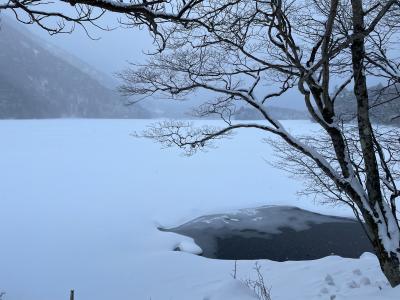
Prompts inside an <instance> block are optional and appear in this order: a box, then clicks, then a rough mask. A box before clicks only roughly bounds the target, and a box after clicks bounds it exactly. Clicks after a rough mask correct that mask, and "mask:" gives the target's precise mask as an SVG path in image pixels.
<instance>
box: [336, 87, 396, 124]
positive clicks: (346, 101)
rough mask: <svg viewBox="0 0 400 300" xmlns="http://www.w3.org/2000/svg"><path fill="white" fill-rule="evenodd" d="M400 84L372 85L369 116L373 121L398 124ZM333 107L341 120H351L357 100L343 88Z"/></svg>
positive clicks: (350, 92) (355, 109) (352, 119)
mask: <svg viewBox="0 0 400 300" xmlns="http://www.w3.org/2000/svg"><path fill="white" fill-rule="evenodd" d="M399 91H400V85H393V86H390V87H384V86H382V85H377V86H372V87H370V88H369V89H368V93H369V96H370V103H369V106H370V117H371V120H372V121H373V122H374V123H377V124H385V125H392V126H400V93H399ZM335 109H336V111H337V113H338V116H339V117H340V119H341V120H343V121H345V122H352V121H354V120H355V117H356V114H357V100H356V98H355V96H354V93H353V92H352V91H349V90H347V89H344V90H343V91H342V92H341V93H340V94H339V95H338V97H337V99H336V100H335Z"/></svg>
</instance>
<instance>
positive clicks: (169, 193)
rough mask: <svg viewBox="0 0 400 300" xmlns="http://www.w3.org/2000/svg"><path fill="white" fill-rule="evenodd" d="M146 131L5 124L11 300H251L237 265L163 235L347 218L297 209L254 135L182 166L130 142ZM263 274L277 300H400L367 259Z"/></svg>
mask: <svg viewBox="0 0 400 300" xmlns="http://www.w3.org/2000/svg"><path fill="white" fill-rule="evenodd" d="M148 122H149V121H141V120H131V121H129V120H53V121H48V120H43V121H0V137H1V140H2V142H1V152H0V153H1V155H0V213H1V217H0V238H1V248H0V249H1V250H0V251H1V255H0V290H4V291H6V292H7V294H6V296H5V298H4V299H5V300H56V299H67V297H68V292H69V290H70V289H75V291H76V292H75V293H76V299H78V300H106V299H107V300H110V299H115V300H128V299H152V300H170V299H174V300H178V299H179V300H197V299H198V300H204V299H209V300H217V299H218V300H228V299H229V300H233V299H240V300H250V299H254V297H253V295H252V293H251V292H250V291H248V290H247V289H246V288H245V287H244V286H243V285H242V284H241V283H240V282H239V281H234V280H233V279H232V278H231V273H232V269H233V262H232V261H218V260H212V259H207V258H203V257H199V256H196V255H193V254H189V253H183V252H176V251H172V249H174V248H175V247H176V246H178V245H179V244H181V243H182V242H183V245H186V246H188V247H189V248H190V246H191V240H190V239H189V238H186V237H183V236H179V235H176V234H173V233H166V232H160V231H158V230H157V226H160V225H161V226H166V227H169V226H176V225H178V224H182V223H183V222H185V221H188V220H190V219H192V218H194V217H198V216H201V215H204V214H211V213H220V212H226V211H231V210H233V209H240V208H244V207H256V206H261V205H274V204H282V205H296V206H299V207H301V208H304V209H309V210H312V211H315V212H319V213H325V214H333V215H340V216H351V212H350V211H349V210H348V209H347V208H344V207H329V206H319V205H317V204H314V202H313V201H312V200H311V199H301V200H299V199H297V196H296V191H297V190H298V189H299V188H300V187H301V183H299V182H295V181H292V180H290V179H288V178H287V174H284V173H282V172H281V171H279V170H276V169H273V168H272V167H271V166H269V165H268V164H266V163H265V161H264V160H265V159H269V158H271V150H270V149H269V146H268V145H267V144H264V143H262V142H261V138H262V136H261V134H260V133H258V132H256V131H250V130H247V131H241V132H240V133H239V134H238V135H237V136H236V137H235V138H233V139H230V140H226V141H224V142H221V143H220V144H219V148H217V149H213V150H210V151H209V152H208V153H199V154H197V155H196V156H194V157H191V158H187V157H184V156H181V155H180V152H179V150H176V149H166V150H160V145H158V144H154V143H152V142H151V141H149V140H143V139H136V138H133V137H131V136H130V133H132V132H133V131H137V130H140V129H141V128H144V127H145V126H146V124H148ZM208 122H210V121H208ZM286 124H287V125H288V126H289V127H291V128H296V130H300V129H299V128H301V130H302V131H309V130H312V129H313V126H314V125H313V124H311V123H309V122H307V121H287V122H286ZM192 246H193V245H192ZM260 264H261V266H262V270H263V272H264V276H265V279H266V281H267V285H268V286H269V287H271V288H272V289H271V293H272V299H273V300H292V299H296V300H298V299H307V300H313V299H337V300H339V299H352V300H356V299H363V300H372V299H376V300H378V299H379V300H382V299H388V300H390V299H399V298H400V289H399V288H397V289H391V288H389V287H388V286H387V284H386V282H385V279H384V277H383V275H382V274H381V273H380V271H379V266H378V263H377V261H376V258H375V257H374V256H371V255H364V256H363V258H362V259H342V258H339V257H334V256H332V257H327V258H323V259H320V260H315V261H303V262H284V263H278V262H272V261H262V262H260ZM253 266H254V261H240V262H239V263H238V274H237V277H238V278H243V279H246V278H247V277H248V276H255V273H254V272H253V270H252V269H253Z"/></svg>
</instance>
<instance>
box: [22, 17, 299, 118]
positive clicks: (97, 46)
mask: <svg viewBox="0 0 400 300" xmlns="http://www.w3.org/2000/svg"><path fill="white" fill-rule="evenodd" d="M102 24H104V25H106V24H107V25H108V26H110V27H117V28H116V29H115V30H111V31H101V30H99V29H97V28H94V27H89V32H90V34H91V36H93V37H95V38H99V39H97V40H92V39H90V38H89V37H88V36H87V35H86V34H85V32H84V31H83V30H82V29H81V28H77V29H76V30H75V31H74V32H73V33H72V34H59V35H49V34H48V33H47V32H45V31H44V30H43V29H41V28H39V27H38V26H36V25H28V26H26V25H25V27H27V28H28V29H29V30H31V31H32V32H33V33H34V34H36V35H38V36H40V37H41V38H42V39H44V40H46V41H47V42H49V43H51V44H53V45H55V46H57V47H59V48H61V49H64V50H66V51H68V52H70V53H71V54H73V55H75V56H77V57H78V58H80V59H81V60H83V61H85V62H87V63H89V64H91V65H92V66H93V67H95V68H97V69H98V70H100V71H102V72H104V73H105V74H107V75H109V76H110V77H114V79H116V77H115V73H116V72H119V71H121V70H123V69H125V68H126V67H127V66H128V63H129V62H140V61H143V60H145V59H146V54H145V53H148V52H152V51H154V50H155V46H154V45H153V44H152V42H153V40H152V37H151V35H150V34H149V33H148V31H147V30H146V29H139V28H123V27H122V26H120V25H119V24H118V19H117V16H116V15H115V14H110V13H109V14H106V15H105V16H104V17H103V19H102ZM210 97H212V96H210V95H207V94H205V93H201V95H200V96H199V95H197V97H196V98H197V101H194V102H196V103H197V102H200V101H202V100H210ZM188 100H190V99H188ZM165 102H166V101H163V100H161V104H160V103H158V105H157V107H156V109H157V108H158V107H159V106H160V105H161V109H163V108H165V106H171V107H174V108H175V109H176V110H180V107H181V106H182V107H184V108H183V109H185V108H187V107H189V106H192V105H195V104H191V103H190V102H192V101H189V103H186V104H182V103H179V104H177V103H176V102H175V103H172V104H169V105H167V104H166V103H165ZM271 104H272V105H274V106H281V107H287V108H295V109H304V104H303V101H302V97H301V96H300V95H299V93H298V92H297V91H290V92H288V93H287V94H286V95H284V96H282V97H280V98H279V99H277V100H274V101H273V102H271ZM153 105H154V103H152V106H153ZM178 105H179V106H178Z"/></svg>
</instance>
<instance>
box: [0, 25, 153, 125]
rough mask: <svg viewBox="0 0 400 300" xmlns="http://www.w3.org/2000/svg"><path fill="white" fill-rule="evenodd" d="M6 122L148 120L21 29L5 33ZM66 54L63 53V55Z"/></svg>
mask: <svg viewBox="0 0 400 300" xmlns="http://www.w3.org/2000/svg"><path fill="white" fill-rule="evenodd" d="M0 49H1V51H0V118H61V117H69V118H70V117H78V118H145V117H148V116H149V114H148V113H147V112H146V111H145V110H144V109H143V108H141V107H140V106H138V105H133V106H126V105H125V104H124V99H123V98H121V97H120V96H119V95H118V94H117V93H116V92H115V91H113V90H111V89H109V88H107V87H105V86H104V85H103V84H101V83H100V81H101V79H98V78H96V77H94V76H95V75H94V76H91V74H96V71H92V72H91V71H90V70H88V67H87V66H86V68H85V70H82V69H80V68H79V67H78V66H77V65H76V64H71V63H70V62H69V61H68V60H69V59H68V58H67V59H64V58H63V57H60V56H57V55H56V53H55V52H54V51H49V50H48V46H47V45H44V44H43V42H42V41H40V39H38V38H36V37H35V36H32V34H31V33H28V32H27V31H25V30H24V29H23V28H20V26H18V24H13V23H12V21H10V20H7V19H6V18H3V19H2V23H1V29H0ZM60 53H62V52H60Z"/></svg>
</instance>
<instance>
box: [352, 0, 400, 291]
mask: <svg viewBox="0 0 400 300" xmlns="http://www.w3.org/2000/svg"><path fill="white" fill-rule="evenodd" d="M351 3H352V10H353V30H354V34H355V35H356V38H355V39H354V41H353V44H352V46H351V52H352V62H353V71H354V94H355V96H356V99H357V121H358V130H359V137H360V144H361V150H362V153H363V157H364V165H365V170H366V188H367V192H368V202H369V203H368V204H369V206H370V208H371V211H372V214H371V211H368V210H363V211H362V213H363V216H364V219H365V221H366V224H367V227H368V229H369V234H370V239H371V241H372V243H373V246H374V249H375V252H376V254H377V256H378V258H379V262H380V265H381V269H382V271H383V273H384V274H385V276H386V277H387V279H388V281H389V282H390V284H391V285H392V286H397V285H399V284H400V262H399V258H398V255H397V254H396V253H395V252H392V251H391V249H387V247H385V241H384V240H386V239H389V240H390V239H391V235H390V232H389V228H390V226H391V224H390V219H391V218H396V216H395V215H393V212H391V211H388V209H387V208H386V207H385V205H384V204H385V203H384V201H385V199H384V198H383V195H382V191H381V186H380V177H379V169H378V161H377V158H376V155H375V149H374V138H373V131H372V126H371V120H370V117H369V96H368V89H367V80H366V76H365V69H364V59H365V38H364V36H363V34H362V33H363V32H364V30H365V25H364V11H363V1H362V0H352V1H351ZM376 219H378V220H379V221H378V222H377V220H376ZM380 226H381V228H380ZM382 229H384V230H382ZM383 231H384V232H383ZM382 234H384V235H386V236H382ZM397 247H398V249H396V251H397V252H399V250H400V249H399V248H400V245H397Z"/></svg>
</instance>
